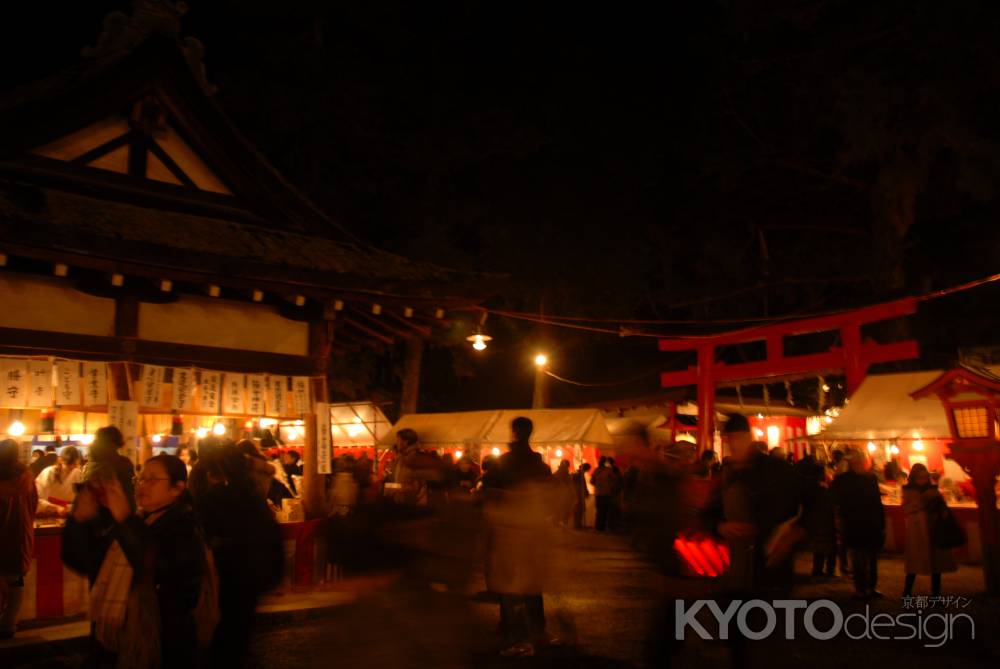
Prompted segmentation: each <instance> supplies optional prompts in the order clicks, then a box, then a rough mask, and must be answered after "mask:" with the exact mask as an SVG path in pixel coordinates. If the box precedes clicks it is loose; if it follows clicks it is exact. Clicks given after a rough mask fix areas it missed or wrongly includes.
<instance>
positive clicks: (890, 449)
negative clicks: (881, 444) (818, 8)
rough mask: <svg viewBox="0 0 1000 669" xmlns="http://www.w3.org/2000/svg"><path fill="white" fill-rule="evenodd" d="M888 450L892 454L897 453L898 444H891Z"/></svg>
mask: <svg viewBox="0 0 1000 669" xmlns="http://www.w3.org/2000/svg"><path fill="white" fill-rule="evenodd" d="M889 452H890V453H892V454H893V455H899V446H897V445H896V444H893V445H892V446H890V447H889Z"/></svg>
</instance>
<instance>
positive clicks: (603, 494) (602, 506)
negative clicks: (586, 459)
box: [590, 457, 615, 532]
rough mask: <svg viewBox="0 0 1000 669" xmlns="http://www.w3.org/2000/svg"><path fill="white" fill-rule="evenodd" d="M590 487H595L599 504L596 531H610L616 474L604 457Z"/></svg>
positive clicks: (598, 465)
mask: <svg viewBox="0 0 1000 669" xmlns="http://www.w3.org/2000/svg"><path fill="white" fill-rule="evenodd" d="M590 485H592V486H594V500H595V502H596V504H597V518H596V520H595V521H594V529H596V530H597V531H598V532H604V531H605V530H607V529H608V516H609V515H610V514H611V496H612V494H614V490H615V474H614V472H613V471H611V467H609V466H608V459H607V458H604V457H602V458H601V459H600V460H598V461H597V469H595V470H594V473H593V474H591V475H590Z"/></svg>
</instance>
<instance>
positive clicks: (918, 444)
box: [913, 439, 924, 451]
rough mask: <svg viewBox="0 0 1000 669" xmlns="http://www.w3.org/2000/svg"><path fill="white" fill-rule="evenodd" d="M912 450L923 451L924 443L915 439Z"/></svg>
mask: <svg viewBox="0 0 1000 669" xmlns="http://www.w3.org/2000/svg"><path fill="white" fill-rule="evenodd" d="M913 450H915V451H922V450H924V442H922V441H920V440H919V439H917V440H916V441H915V442H913Z"/></svg>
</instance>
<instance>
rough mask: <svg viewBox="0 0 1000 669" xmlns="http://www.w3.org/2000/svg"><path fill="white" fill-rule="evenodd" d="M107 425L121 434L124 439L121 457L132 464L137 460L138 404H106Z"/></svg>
mask: <svg viewBox="0 0 1000 669" xmlns="http://www.w3.org/2000/svg"><path fill="white" fill-rule="evenodd" d="M108 423H109V424H111V425H114V426H115V427H117V428H118V429H119V430H121V432H122V436H123V437H124V438H125V448H123V449H122V455H124V456H125V457H127V458H128V459H129V460H131V461H132V462H133V463H137V462H138V460H139V449H138V444H137V441H138V439H139V403H138V402H108Z"/></svg>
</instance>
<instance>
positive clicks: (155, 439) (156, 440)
mask: <svg viewBox="0 0 1000 669" xmlns="http://www.w3.org/2000/svg"><path fill="white" fill-rule="evenodd" d="M150 441H152V442H153V443H154V444H158V443H160V442H161V441H163V437H161V436H160V435H158V434H154V435H153V436H152V437H150Z"/></svg>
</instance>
